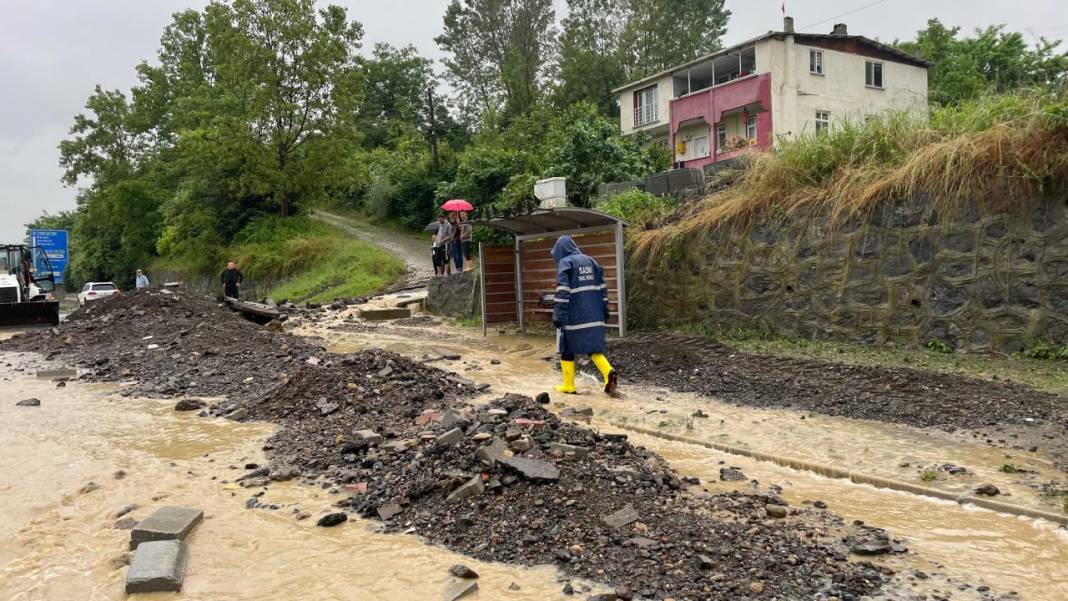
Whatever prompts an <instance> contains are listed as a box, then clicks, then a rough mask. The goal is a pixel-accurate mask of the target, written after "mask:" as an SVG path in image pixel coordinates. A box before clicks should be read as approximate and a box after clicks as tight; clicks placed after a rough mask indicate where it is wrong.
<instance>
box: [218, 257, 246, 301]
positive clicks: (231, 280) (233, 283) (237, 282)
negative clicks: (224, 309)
mask: <svg viewBox="0 0 1068 601" xmlns="http://www.w3.org/2000/svg"><path fill="white" fill-rule="evenodd" d="M221 279H222V285H223V296H225V297H227V298H239V293H240V292H241V282H243V281H244V280H245V276H244V275H242V274H241V270H240V269H238V268H237V265H236V264H235V263H234V262H233V261H230V262H228V263H227V264H226V269H224V270H223V272H222V278H221Z"/></svg>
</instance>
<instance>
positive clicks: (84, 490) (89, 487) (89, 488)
mask: <svg viewBox="0 0 1068 601" xmlns="http://www.w3.org/2000/svg"><path fill="white" fill-rule="evenodd" d="M99 488H100V485H99V484H97V483H96V482H87V483H86V484H85V486H83V487H81V488H80V489H78V493H79V494H83V495H86V494H89V493H91V492H93V491H94V490H98V489H99Z"/></svg>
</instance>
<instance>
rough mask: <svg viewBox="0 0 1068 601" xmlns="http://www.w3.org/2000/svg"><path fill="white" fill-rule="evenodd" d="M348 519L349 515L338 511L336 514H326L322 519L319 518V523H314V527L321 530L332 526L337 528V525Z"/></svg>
mask: <svg viewBox="0 0 1068 601" xmlns="http://www.w3.org/2000/svg"><path fill="white" fill-rule="evenodd" d="M348 519H349V515H348V514H347V513H344V512H340V511H339V512H337V513H328V514H326V515H324V516H323V517H321V518H319V521H318V522H316V523H315V525H316V526H319V527H322V528H331V527H333V526H337V525H338V524H341V523H344V522H347V521H348Z"/></svg>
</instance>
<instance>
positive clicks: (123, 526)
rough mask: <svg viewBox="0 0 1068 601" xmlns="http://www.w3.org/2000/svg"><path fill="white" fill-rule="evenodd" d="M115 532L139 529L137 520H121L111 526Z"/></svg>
mask: <svg viewBox="0 0 1068 601" xmlns="http://www.w3.org/2000/svg"><path fill="white" fill-rule="evenodd" d="M111 527H112V528H114V529H115V530H133V529H134V528H136V527H137V520H135V519H133V518H119V519H117V520H115V523H114V524H113V525H112V526H111Z"/></svg>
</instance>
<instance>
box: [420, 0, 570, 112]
mask: <svg viewBox="0 0 1068 601" xmlns="http://www.w3.org/2000/svg"><path fill="white" fill-rule="evenodd" d="M554 22H555V12H554V11H553V6H552V0H452V2H451V3H450V4H449V6H448V8H447V9H446V11H445V18H444V31H443V32H442V34H441V35H439V36H438V37H436V38H435V41H436V42H437V44H438V46H439V47H440V48H441V50H442V51H443V52H444V53H445V55H446V57H445V61H444V63H445V69H446V75H447V77H448V79H449V81H450V82H451V83H452V84H453V86H454V87H455V89H456V91H457V93H458V99H459V102H460V105H461V108H462V109H463V110H464V111H465V112H467V113H468V114H469V115H485V114H493V113H495V112H496V111H499V110H503V112H504V114H505V115H506V116H514V115H519V114H523V113H525V112H527V111H528V110H530V108H531V107H532V106H534V104H535V103H536V102H537V101H538V99H539V98H540V97H541V93H540V89H541V87H542V85H543V84H544V81H545V76H546V67H547V65H548V61H549V59H550V57H551V54H552V51H553V48H554V41H555V37H556V28H555V25H554Z"/></svg>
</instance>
